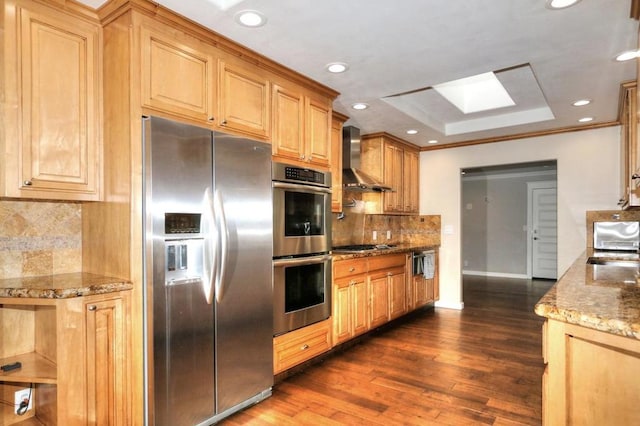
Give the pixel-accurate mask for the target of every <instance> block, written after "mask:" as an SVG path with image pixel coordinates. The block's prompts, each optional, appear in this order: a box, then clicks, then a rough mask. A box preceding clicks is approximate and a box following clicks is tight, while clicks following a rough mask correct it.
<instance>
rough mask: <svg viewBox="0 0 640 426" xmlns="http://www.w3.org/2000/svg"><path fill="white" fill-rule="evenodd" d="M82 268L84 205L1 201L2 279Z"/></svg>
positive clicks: (0, 274)
mask: <svg viewBox="0 0 640 426" xmlns="http://www.w3.org/2000/svg"><path fill="white" fill-rule="evenodd" d="M81 271H82V205H81V204H77V203H58V202H41V201H13V200H2V201H0V278H17V277H29V276H38V275H48V274H61V273H69V272H81Z"/></svg>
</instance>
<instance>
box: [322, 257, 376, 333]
mask: <svg viewBox="0 0 640 426" xmlns="http://www.w3.org/2000/svg"><path fill="white" fill-rule="evenodd" d="M366 271H367V260H366V259H351V260H346V261H342V262H335V263H334V271H333V293H332V299H331V303H332V310H333V313H332V320H333V344H334V345H337V344H340V343H342V342H345V341H347V340H349V339H351V338H353V337H355V336H358V335H360V334H362V333H365V332H366V331H367V330H368V323H367V314H368V313H367V308H368V297H367V276H366Z"/></svg>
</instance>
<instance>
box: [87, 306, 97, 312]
mask: <svg viewBox="0 0 640 426" xmlns="http://www.w3.org/2000/svg"><path fill="white" fill-rule="evenodd" d="M87 309H89V310H90V311H95V310H96V309H98V307H97V306H96V305H89V307H88V308H87Z"/></svg>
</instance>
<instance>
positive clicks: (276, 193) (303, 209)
mask: <svg viewBox="0 0 640 426" xmlns="http://www.w3.org/2000/svg"><path fill="white" fill-rule="evenodd" d="M272 181H273V290H274V335H279V334H283V333H286V332H288V331H291V330H295V329H297V328H301V327H304V326H306V325H309V324H313V323H315V322H318V321H322V320H324V319H327V318H329V316H330V315H331V256H330V255H329V250H330V248H331V174H330V173H329V172H323V171H319V170H313V169H307V168H301V167H298V166H293V165H289V164H284V163H273V167H272Z"/></svg>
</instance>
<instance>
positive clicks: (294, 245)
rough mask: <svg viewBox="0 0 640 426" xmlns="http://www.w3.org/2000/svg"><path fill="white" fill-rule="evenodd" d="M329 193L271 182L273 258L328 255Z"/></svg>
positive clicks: (320, 189) (329, 225)
mask: <svg viewBox="0 0 640 426" xmlns="http://www.w3.org/2000/svg"><path fill="white" fill-rule="evenodd" d="M330 246H331V190H330V189H328V188H321V187H314V186H308V185H300V184H292V183H284V182H273V256H274V257H282V256H294V255H300V254H311V253H324V252H328V251H329V249H330Z"/></svg>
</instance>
